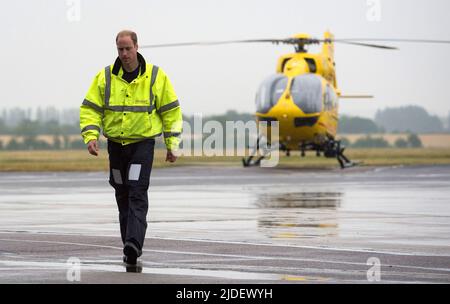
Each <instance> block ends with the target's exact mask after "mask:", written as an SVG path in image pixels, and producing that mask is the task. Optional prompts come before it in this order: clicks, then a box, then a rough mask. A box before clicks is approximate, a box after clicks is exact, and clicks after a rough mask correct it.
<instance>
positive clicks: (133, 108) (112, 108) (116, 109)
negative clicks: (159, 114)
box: [105, 106, 155, 113]
mask: <svg viewBox="0 0 450 304" xmlns="http://www.w3.org/2000/svg"><path fill="white" fill-rule="evenodd" d="M154 108H155V107H154V106H106V107H105V109H106V110H109V111H113V112H136V113H139V112H148V113H151V112H152V111H153V110H154Z"/></svg>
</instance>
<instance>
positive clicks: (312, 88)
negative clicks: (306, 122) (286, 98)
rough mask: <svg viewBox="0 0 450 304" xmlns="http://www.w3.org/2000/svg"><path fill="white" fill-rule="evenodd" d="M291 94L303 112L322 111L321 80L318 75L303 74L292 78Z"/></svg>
mask: <svg viewBox="0 0 450 304" xmlns="http://www.w3.org/2000/svg"><path fill="white" fill-rule="evenodd" d="M291 95H292V99H293V100H294V103H295V104H296V105H297V106H298V107H299V108H300V109H301V110H302V111H303V113H305V114H312V113H318V112H321V111H322V80H321V78H320V77H319V76H317V75H315V74H304V75H300V76H297V77H295V78H294V79H292V86H291Z"/></svg>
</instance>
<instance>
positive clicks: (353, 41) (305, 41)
mask: <svg viewBox="0 0 450 304" xmlns="http://www.w3.org/2000/svg"><path fill="white" fill-rule="evenodd" d="M330 42H336V43H343V44H350V45H357V46H364V47H372V48H380V49H387V50H396V49H398V48H397V47H394V46H388V45H380V44H373V43H366V42H406V43H440V44H450V40H433V39H402V38H400V39H397V38H392V39H391V38H387V39H383V38H345V39H344V38H342V39H315V38H285V39H245V40H225V41H203V42H202V41H197V42H181V43H165V44H152V45H142V46H140V48H163V47H164V48H166V47H183V46H208V45H224V44H237V43H273V44H291V45H309V44H319V43H330Z"/></svg>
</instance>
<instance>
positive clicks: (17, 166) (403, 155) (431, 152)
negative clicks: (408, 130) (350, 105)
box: [0, 148, 450, 172]
mask: <svg viewBox="0 0 450 304" xmlns="http://www.w3.org/2000/svg"><path fill="white" fill-rule="evenodd" d="M165 153H166V152H165V150H159V149H158V150H155V160H154V163H153V166H154V167H158V168H161V167H171V166H190V165H191V166H192V165H194V166H208V165H215V166H241V158H242V157H219V156H214V157H201V156H197V157H186V156H184V157H180V158H179V159H178V160H177V162H176V163H175V164H170V163H166V162H165ZM346 155H347V157H349V158H350V159H351V160H354V161H361V162H362V164H361V165H363V166H386V165H420V164H450V148H421V149H394V148H386V149H348V151H346ZM279 166H280V167H299V168H337V167H338V163H337V161H336V160H335V159H326V158H324V157H316V156H315V153H313V152H310V153H307V155H306V157H305V158H301V157H300V156H299V153H292V154H291V157H286V156H284V154H282V155H281V157H280V162H279ZM107 170H108V155H107V151H106V150H105V149H103V150H101V151H100V155H99V156H98V157H94V156H91V155H89V154H88V153H87V151H85V150H59V151H0V171H2V172H11V171H107Z"/></svg>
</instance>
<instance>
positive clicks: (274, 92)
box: [255, 74, 288, 114]
mask: <svg viewBox="0 0 450 304" xmlns="http://www.w3.org/2000/svg"><path fill="white" fill-rule="evenodd" d="M287 84H288V79H287V77H286V76H284V75H281V74H274V75H271V76H269V77H268V78H267V79H266V80H264V81H263V82H262V84H261V86H260V87H259V90H258V92H257V93H256V100H255V101H256V112H259V113H263V114H264V113H267V112H269V110H270V109H271V108H272V107H273V106H274V105H276V103H277V102H278V100H279V99H280V97H281V95H283V93H284V91H285V90H286V87H287Z"/></svg>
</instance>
